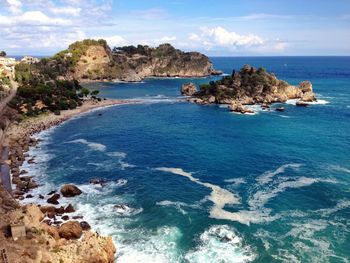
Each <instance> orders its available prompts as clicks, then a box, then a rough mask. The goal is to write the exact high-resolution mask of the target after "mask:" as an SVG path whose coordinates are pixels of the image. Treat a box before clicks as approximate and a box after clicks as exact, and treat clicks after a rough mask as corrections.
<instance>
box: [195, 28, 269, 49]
mask: <svg viewBox="0 0 350 263" xmlns="http://www.w3.org/2000/svg"><path fill="white" fill-rule="evenodd" d="M201 30H202V36H203V37H209V38H210V40H208V41H211V42H212V43H213V45H220V46H236V47H239V46H244V47H250V46H255V45H257V46H259V45H262V44H264V41H263V39H262V38H261V37H259V36H257V35H253V34H248V35H239V34H237V33H236V32H229V31H227V30H226V29H225V28H223V27H220V26H218V27H214V28H208V27H203V28H201Z"/></svg>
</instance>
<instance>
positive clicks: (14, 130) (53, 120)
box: [6, 99, 131, 140]
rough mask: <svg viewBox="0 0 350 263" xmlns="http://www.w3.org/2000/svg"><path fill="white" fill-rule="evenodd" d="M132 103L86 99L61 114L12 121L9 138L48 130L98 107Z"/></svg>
mask: <svg viewBox="0 0 350 263" xmlns="http://www.w3.org/2000/svg"><path fill="white" fill-rule="evenodd" d="M129 103H131V102H130V101H128V100H113V99H105V100H102V101H96V100H86V101H84V103H83V105H82V106H79V107H77V108H76V109H72V110H64V111H61V114H60V115H55V114H54V113H52V112H50V113H46V114H42V115H39V116H38V117H33V118H28V119H26V120H24V121H22V122H20V123H12V124H11V125H10V127H9V128H8V130H7V132H6V137H7V139H8V140H16V139H19V138H23V137H26V136H28V135H33V134H35V133H38V132H40V131H43V130H46V129H48V128H50V127H52V126H55V125H58V124H60V123H62V122H64V121H66V120H68V119H70V118H72V117H74V116H77V115H79V114H82V113H85V112H88V111H90V110H93V109H96V108H103V107H108V106H112V105H121V104H129Z"/></svg>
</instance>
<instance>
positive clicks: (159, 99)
mask: <svg viewBox="0 0 350 263" xmlns="http://www.w3.org/2000/svg"><path fill="white" fill-rule="evenodd" d="M130 101H132V102H136V103H138V104H154V103H177V102H181V101H185V98H183V97H167V96H165V95H156V96H145V97H138V98H132V99H130Z"/></svg>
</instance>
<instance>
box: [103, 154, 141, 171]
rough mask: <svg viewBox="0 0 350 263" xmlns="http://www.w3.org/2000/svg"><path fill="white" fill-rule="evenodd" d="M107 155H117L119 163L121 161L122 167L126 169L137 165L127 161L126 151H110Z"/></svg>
mask: <svg viewBox="0 0 350 263" xmlns="http://www.w3.org/2000/svg"><path fill="white" fill-rule="evenodd" d="M107 155H108V156H112V157H117V158H118V163H119V165H120V168H121V169H122V170H125V169H126V168H134V167H136V165H134V164H130V163H128V162H126V161H125V158H126V156H127V154H126V153H124V152H111V153H108V154H107Z"/></svg>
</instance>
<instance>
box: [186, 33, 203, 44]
mask: <svg viewBox="0 0 350 263" xmlns="http://www.w3.org/2000/svg"><path fill="white" fill-rule="evenodd" d="M188 39H189V40H191V41H196V42H198V41H201V38H200V37H199V36H198V35H197V34H194V33H191V34H189V35H188Z"/></svg>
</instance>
